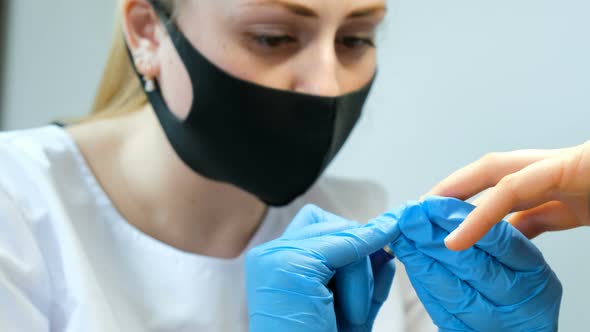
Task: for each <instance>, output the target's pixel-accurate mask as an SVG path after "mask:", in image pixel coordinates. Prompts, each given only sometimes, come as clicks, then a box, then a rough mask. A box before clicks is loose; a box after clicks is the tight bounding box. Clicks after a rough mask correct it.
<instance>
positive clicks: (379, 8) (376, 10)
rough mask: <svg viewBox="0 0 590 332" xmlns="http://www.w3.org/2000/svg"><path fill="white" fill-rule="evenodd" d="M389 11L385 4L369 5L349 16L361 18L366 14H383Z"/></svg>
mask: <svg viewBox="0 0 590 332" xmlns="http://www.w3.org/2000/svg"><path fill="white" fill-rule="evenodd" d="M386 11H387V7H385V5H374V6H369V7H365V8H361V9H356V10H354V11H353V12H352V13H350V14H349V15H348V16H347V18H359V17H365V16H373V15H377V14H382V13H385V12H386Z"/></svg>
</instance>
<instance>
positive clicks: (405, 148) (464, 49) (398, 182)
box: [0, 0, 590, 331]
mask: <svg viewBox="0 0 590 332" xmlns="http://www.w3.org/2000/svg"><path fill="white" fill-rule="evenodd" d="M115 4H116V0H101V1H79V0H54V1H26V0H25V1H22V0H21V1H16V0H8V1H7V0H0V40H1V44H0V127H1V128H2V129H4V130H12V129H21V128H27V127H31V126H39V125H43V124H46V123H48V122H50V121H51V120H54V119H59V118H64V117H71V116H77V115H83V114H85V113H87V112H88V110H89V108H90V105H91V103H92V99H93V96H94V90H95V88H96V86H97V85H98V80H99V78H100V74H101V71H102V66H103V65H104V62H105V61H106V56H107V52H108V49H109V47H110V41H111V37H112V35H113V26H112V25H113V24H114V22H113V21H114V15H113V14H114V11H115ZM588 13H590V2H589V1H587V0H560V1H548V0H517V1H514V0H496V1H473V0H454V1H440V0H395V1H390V11H389V14H388V16H389V17H388V19H387V23H386V25H385V26H384V28H383V31H382V34H381V38H380V46H379V47H380V48H379V49H380V71H379V79H378V83H377V85H376V87H375V89H374V90H373V93H372V96H371V99H370V102H369V105H368V108H367V111H366V113H365V116H364V118H363V120H362V122H361V123H360V125H359V126H358V127H357V129H356V130H355V132H354V134H353V137H352V138H351V140H350V141H349V143H348V144H347V146H346V147H345V149H344V150H343V152H342V153H341V154H340V155H339V157H338V158H337V160H336V162H335V163H334V164H333V165H332V167H331V168H330V169H329V172H330V173H332V174H337V175H345V176H350V177H356V178H369V179H372V180H374V181H377V182H379V183H381V184H383V185H384V186H386V187H387V189H388V191H389V193H390V201H391V205H392V207H394V206H396V205H398V204H400V203H403V202H404V201H406V200H410V199H417V198H418V197H419V196H420V195H421V194H423V193H425V192H426V191H428V189H429V188H430V187H431V186H433V185H434V184H436V182H437V181H439V180H440V179H442V178H444V177H445V176H446V175H448V174H449V173H450V172H452V171H454V170H456V169H457V168H459V167H461V166H463V165H465V164H467V163H469V162H471V161H474V160H475V159H477V158H479V157H481V156H482V155H484V154H485V153H487V152H497V151H509V150H515V149H523V148H544V149H549V148H558V147H566V146H573V145H577V144H580V143H582V142H584V141H586V140H589V139H590V38H589V34H590V20H589V19H588ZM535 242H536V243H537V244H538V245H539V246H540V247H541V249H542V250H543V252H544V253H545V256H546V257H547V259H548V260H549V262H550V263H551V265H552V266H553V267H554V269H555V270H556V272H557V274H558V275H559V277H560V279H561V280H562V282H563V285H564V299H563V305H562V315H561V322H560V329H561V330H562V331H581V330H585V329H586V328H588V326H590V315H588V314H586V310H585V308H586V307H587V306H588V305H590V298H589V297H590V284H589V283H588V282H587V280H590V229H578V230H575V231H569V232H562V233H556V234H545V235H543V236H541V237H540V238H538V239H536V240H535Z"/></svg>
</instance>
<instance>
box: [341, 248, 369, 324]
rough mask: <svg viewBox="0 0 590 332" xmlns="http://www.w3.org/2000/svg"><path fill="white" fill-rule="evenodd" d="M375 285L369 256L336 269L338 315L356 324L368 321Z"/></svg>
mask: <svg viewBox="0 0 590 332" xmlns="http://www.w3.org/2000/svg"><path fill="white" fill-rule="evenodd" d="M373 286H374V281H373V272H372V270H371V262H370V261H369V258H368V257H366V258H364V259H361V260H359V261H358V262H356V263H352V264H350V265H347V266H345V267H342V268H340V269H338V270H336V274H335V275H334V300H335V302H336V305H337V306H336V310H337V311H338V314H337V316H338V317H340V318H341V319H342V318H343V319H346V321H348V322H350V323H351V324H355V325H359V324H362V323H364V322H366V321H367V317H368V316H369V309H370V308H371V300H372V297H373Z"/></svg>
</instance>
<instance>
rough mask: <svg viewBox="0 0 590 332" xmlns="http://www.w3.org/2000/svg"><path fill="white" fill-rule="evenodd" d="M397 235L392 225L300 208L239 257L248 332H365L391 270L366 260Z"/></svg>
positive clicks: (388, 221)
mask: <svg viewBox="0 0 590 332" xmlns="http://www.w3.org/2000/svg"><path fill="white" fill-rule="evenodd" d="M399 234H400V233H399V229H398V227H397V221H395V220H393V219H382V218H377V219H375V220H372V221H371V222H369V223H368V224H367V225H365V226H359V225H358V224H356V223H354V222H351V221H347V220H345V219H343V218H341V217H338V216H335V215H333V214H330V213H328V212H325V211H323V210H321V209H319V208H318V207H315V206H311V205H310V206H306V207H305V208H303V209H302V210H301V211H300V212H299V214H298V215H297V216H296V217H295V219H294V220H293V222H292V224H291V226H290V227H289V228H288V229H287V231H286V232H285V234H284V235H283V236H282V237H281V238H279V239H276V240H274V241H271V242H268V243H266V244H263V245H261V246H258V247H256V248H254V249H252V250H251V251H250V252H249V253H248V255H247V256H246V289H247V299H248V313H249V326H250V331H252V332H258V331H282V332H295V331H297V332H305V331H346V332H368V331H371V329H372V326H373V322H374V320H375V317H376V315H377V312H378V311H379V309H380V308H381V305H382V304H383V302H384V301H385V299H386V298H387V295H388V294H389V290H390V287H391V283H392V280H393V276H394V273H395V266H394V265H393V262H392V261H389V262H383V261H379V262H378V260H376V259H373V260H372V259H371V258H370V256H371V254H374V253H375V252H378V251H379V250H380V249H381V248H382V247H384V246H385V245H386V244H388V243H390V242H391V241H393V240H394V239H396V238H397V237H398V236H399ZM331 281H332V283H333V287H332V288H330V287H328V284H329V283H331ZM332 283H331V284H332Z"/></svg>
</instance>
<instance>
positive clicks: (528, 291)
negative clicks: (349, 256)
mask: <svg viewBox="0 0 590 332" xmlns="http://www.w3.org/2000/svg"><path fill="white" fill-rule="evenodd" d="M473 208H474V207H473V206H472V205H470V204H468V203H465V202H462V201H459V200H456V199H449V198H441V197H429V198H427V199H426V200H425V201H424V202H415V203H413V204H409V205H408V207H407V208H406V209H405V210H404V211H403V215H402V216H399V218H398V220H399V228H400V230H401V233H402V236H399V237H397V238H396V240H394V241H393V242H392V244H391V245H390V248H391V249H392V250H393V251H394V253H395V255H396V256H397V257H398V258H399V260H400V261H401V262H402V263H403V264H404V265H405V267H406V272H407V273H408V276H409V278H410V281H411V282H412V285H413V286H414V288H415V289H416V292H417V294H418V297H419V298H420V300H421V301H422V303H423V304H424V306H425V308H426V310H427V311H428V313H429V314H430V316H431V318H432V319H433V321H434V323H435V324H436V325H437V326H438V327H439V329H440V331H484V332H485V331H490V332H491V331H494V332H495V331H543V332H550V331H551V332H553V331H556V330H557V322H558V317H559V308H560V303H561V295H562V287H561V283H560V282H559V279H557V276H556V275H555V273H554V272H553V271H552V270H551V267H550V266H549V265H548V264H547V262H546V261H545V259H544V258H543V255H542V254H541V252H540V251H539V250H538V249H537V247H535V245H534V244H533V243H532V242H530V241H529V240H528V239H527V238H526V237H525V236H524V235H522V234H521V233H520V232H519V231H518V230H516V229H515V228H514V227H512V226H511V225H510V224H509V223H507V222H502V223H499V224H497V225H496V226H495V227H494V228H492V230H491V231H490V232H489V233H488V234H487V235H486V236H485V237H484V238H483V239H482V240H480V241H479V242H478V243H477V244H476V245H475V247H473V248H471V249H468V250H465V251H459V252H457V251H451V250H449V249H447V248H446V246H445V244H444V239H445V237H446V236H447V235H448V234H449V233H450V232H452V231H453V230H454V229H456V228H457V226H458V225H459V224H460V223H461V222H462V221H463V220H464V219H465V218H466V217H467V215H468V214H469V213H470V212H471V211H472V210H473Z"/></svg>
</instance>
